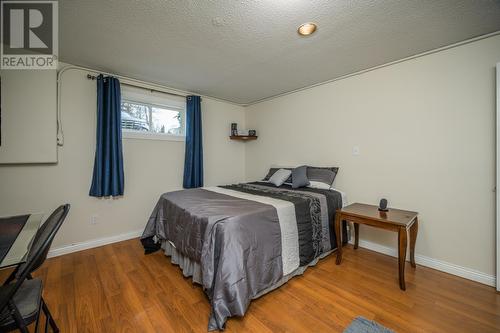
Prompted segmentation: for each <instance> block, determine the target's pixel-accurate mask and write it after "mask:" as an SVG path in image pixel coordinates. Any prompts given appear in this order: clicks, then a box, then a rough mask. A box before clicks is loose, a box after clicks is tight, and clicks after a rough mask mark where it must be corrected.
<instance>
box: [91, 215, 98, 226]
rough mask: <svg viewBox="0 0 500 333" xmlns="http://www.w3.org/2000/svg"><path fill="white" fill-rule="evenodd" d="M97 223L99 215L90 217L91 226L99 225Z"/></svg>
mask: <svg viewBox="0 0 500 333" xmlns="http://www.w3.org/2000/svg"><path fill="white" fill-rule="evenodd" d="M97 223H99V219H98V216H97V215H92V216H91V217H90V224H97Z"/></svg>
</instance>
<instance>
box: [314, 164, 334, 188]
mask: <svg viewBox="0 0 500 333" xmlns="http://www.w3.org/2000/svg"><path fill="white" fill-rule="evenodd" d="M338 171H339V168H337V167H326V168H325V167H312V166H308V167H307V179H309V181H310V182H311V185H312V186H311V185H309V186H310V187H315V188H326V187H327V188H330V187H331V186H332V185H333V181H334V180H335V177H336V176H337V172H338ZM319 183H321V184H322V185H319ZM324 185H326V186H324ZM318 186H321V187H318Z"/></svg>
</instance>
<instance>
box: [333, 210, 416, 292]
mask: <svg viewBox="0 0 500 333" xmlns="http://www.w3.org/2000/svg"><path fill="white" fill-rule="evenodd" d="M417 216H418V213H417V212H412V211H406V210H400V209H389V211H387V212H381V211H379V210H378V207H377V206H373V205H366V204H360V203H354V204H352V205H349V206H346V207H344V208H342V209H338V210H337V212H336V214H335V232H336V235H337V265H340V263H341V262H342V232H341V222H342V221H343V220H346V221H350V222H353V223H354V248H355V249H357V248H358V243H359V225H360V224H366V225H369V226H372V227H376V228H381V229H385V230H390V231H395V232H397V233H398V241H399V246H398V261H399V287H400V288H401V289H402V290H406V285H405V262H406V245H407V237H408V236H407V232H408V231H409V233H410V263H411V266H412V267H416V265H415V242H416V240H417V233H418V217H417Z"/></svg>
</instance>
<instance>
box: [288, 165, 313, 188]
mask: <svg viewBox="0 0 500 333" xmlns="http://www.w3.org/2000/svg"><path fill="white" fill-rule="evenodd" d="M304 186H309V179H307V166H305V165H303V166H299V167H296V168H295V169H293V170H292V188H299V187H304Z"/></svg>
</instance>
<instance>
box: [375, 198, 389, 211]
mask: <svg viewBox="0 0 500 333" xmlns="http://www.w3.org/2000/svg"><path fill="white" fill-rule="evenodd" d="M378 210H380V211H381V212H387V211H388V210H389V208H387V199H381V200H380V203H379V204H378Z"/></svg>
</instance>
